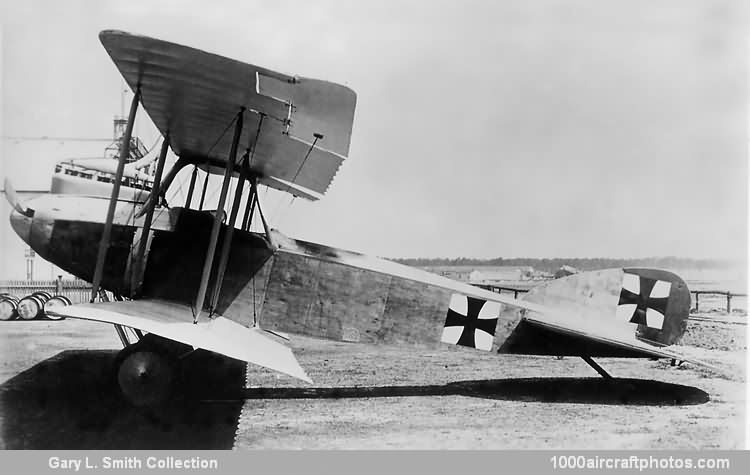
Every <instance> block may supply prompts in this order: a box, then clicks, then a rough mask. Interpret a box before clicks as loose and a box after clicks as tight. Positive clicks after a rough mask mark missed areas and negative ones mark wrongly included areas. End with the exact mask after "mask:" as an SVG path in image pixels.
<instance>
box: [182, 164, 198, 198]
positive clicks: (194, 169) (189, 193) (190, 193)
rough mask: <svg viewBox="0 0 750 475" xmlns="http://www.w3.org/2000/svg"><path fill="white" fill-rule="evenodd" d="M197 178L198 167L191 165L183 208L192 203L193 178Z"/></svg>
mask: <svg viewBox="0 0 750 475" xmlns="http://www.w3.org/2000/svg"><path fill="white" fill-rule="evenodd" d="M196 178H198V167H197V166H196V165H193V173H192V175H190V186H188V192H187V198H185V208H190V205H191V204H192V203H193V191H195V179H196Z"/></svg>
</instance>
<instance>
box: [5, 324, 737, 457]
mask: <svg viewBox="0 0 750 475" xmlns="http://www.w3.org/2000/svg"><path fill="white" fill-rule="evenodd" d="M701 317H707V318H709V319H710V317H711V315H705V314H704V315H701ZM719 320H720V319H719ZM746 328H747V327H746V325H745V324H744V323H742V321H741V320H740V321H739V322H735V321H732V322H723V321H713V320H709V321H703V320H701V321H691V322H690V325H689V328H688V331H687V333H686V335H685V337H684V339H683V344H684V347H683V349H684V350H685V351H686V353H689V354H690V355H691V356H692V357H693V358H696V359H701V360H703V361H706V362H708V363H711V364H712V365H714V366H716V367H718V368H720V371H715V370H711V369H706V368H703V367H699V366H696V365H694V364H692V363H689V362H686V363H684V364H682V365H681V366H670V364H669V362H668V361H663V360H662V361H652V360H647V359H633V360H631V359H615V358H601V359H597V362H598V363H599V364H600V365H601V366H602V367H604V368H605V369H606V370H607V371H608V372H609V373H610V374H611V375H613V376H614V377H615V378H616V379H615V380H614V381H611V382H607V381H605V380H604V379H602V378H600V377H599V376H598V375H597V374H596V373H595V372H594V370H593V369H592V368H590V367H589V366H588V365H586V364H585V363H584V362H583V361H582V360H580V359H578V358H569V357H566V358H564V359H557V358H554V357H532V356H507V355H495V354H488V353H484V352H479V351H473V350H465V349H460V348H454V347H449V346H445V347H440V348H437V349H422V348H386V347H374V346H364V345H357V344H350V343H333V342H325V341H319V340H314V339H310V338H303V337H294V338H293V340H292V343H291V344H292V347H293V349H294V351H295V353H296V355H297V357H298V359H299V361H300V363H301V365H302V366H303V367H304V368H305V369H306V371H307V372H308V375H309V376H310V377H311V378H312V379H313V381H314V382H315V383H314V384H313V385H308V384H306V383H303V382H300V381H297V380H294V379H292V378H289V377H287V376H285V375H281V374H277V373H274V372H272V371H267V370H265V369H262V368H258V367H256V366H249V367H248V369H247V389H245V390H243V391H244V392H242V397H241V401H240V403H239V404H240V405H241V410H239V409H238V414H239V416H238V417H237V419H238V421H237V422H236V426H233V424H235V423H234V422H232V421H228V422H229V423H230V427H234V429H235V436H234V443H233V447H234V448H235V449H238V450H243V449H264V448H279V449H329V448H331V449H332V448H337V449H340V448H344V449H376V448H388V449H510V448H525V449H553V448H555V449H695V448H702V449H706V448H715V449H733V448H744V447H745V439H744V435H745V424H746V413H745V400H746V380H745V354H746V346H747V345H746V335H745V332H746ZM119 346H120V344H119V340H118V339H117V337H116V335H115V332H114V330H113V329H112V327H111V326H109V325H106V324H100V323H94V322H85V321H75V320H66V321H61V322H0V356H1V357H2V363H1V364H0V385H3V386H8V385H9V384H10V383H9V382H10V381H15V380H17V379H18V378H16V376H17V375H18V374H19V373H20V372H23V371H25V370H28V369H29V368H32V367H34V365H37V364H38V363H42V362H45V361H49V360H50V359H51V358H52V357H53V356H55V355H58V354H59V353H60V352H61V351H63V350H71V349H90V350H95V349H117V348H118V347H119ZM92 353H95V352H92ZM52 359H53V358H52ZM9 407H11V406H7V407H5V408H4V410H5V411H9V410H12V409H8V408H9ZM239 407H240V406H238V408H239ZM0 410H3V408H0ZM228 414H230V413H228ZM232 414H234V415H231V416H229V417H230V418H233V417H236V414H237V413H232ZM8 418H9V414H2V412H0V424H2V421H3V419H5V420H6V427H7V426H8V423H7V420H8ZM6 432H7V431H6ZM158 434H164V435H163V436H164V437H174V433H170V432H169V431H168V430H167V431H166V432H160V433H158ZM158 434H157V436H159V435H158ZM230 439H231V437H230ZM114 445H115V446H116V445H117V444H114ZM8 447H10V446H8ZM227 448H229V447H227Z"/></svg>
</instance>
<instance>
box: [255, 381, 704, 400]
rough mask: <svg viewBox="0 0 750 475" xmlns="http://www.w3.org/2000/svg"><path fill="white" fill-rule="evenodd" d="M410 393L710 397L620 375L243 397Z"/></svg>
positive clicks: (269, 391) (262, 391)
mask: <svg viewBox="0 0 750 475" xmlns="http://www.w3.org/2000/svg"><path fill="white" fill-rule="evenodd" d="M409 396H470V397H481V398H487V399H498V400H505V401H525V402H547V403H579V404H614V405H647V406H648V405H651V406H664V405H692V404H703V403H706V402H708V400H709V396H708V394H707V393H706V392H705V391H702V390H700V389H698V388H694V387H692V386H683V385H680V384H672V383H664V382H660V381H652V380H645V379H620V378H613V379H604V378H511V379H495V380H478V381H457V382H453V383H448V384H443V385H423V386H377V387H367V386H357V387H335V388H252V389H245V390H244V391H243V394H242V397H243V398H244V399H338V398H363V397H409Z"/></svg>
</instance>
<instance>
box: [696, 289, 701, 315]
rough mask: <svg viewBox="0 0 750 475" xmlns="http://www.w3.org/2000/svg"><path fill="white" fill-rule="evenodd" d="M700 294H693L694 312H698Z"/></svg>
mask: <svg viewBox="0 0 750 475" xmlns="http://www.w3.org/2000/svg"><path fill="white" fill-rule="evenodd" d="M699 295H700V294H699V293H698V292H696V293H695V311H696V312H697V311H698V296H699Z"/></svg>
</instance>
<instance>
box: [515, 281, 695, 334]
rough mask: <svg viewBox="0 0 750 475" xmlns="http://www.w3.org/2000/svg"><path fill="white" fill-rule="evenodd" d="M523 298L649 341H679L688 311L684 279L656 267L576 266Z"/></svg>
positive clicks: (688, 295)
mask: <svg viewBox="0 0 750 475" xmlns="http://www.w3.org/2000/svg"><path fill="white" fill-rule="evenodd" d="M524 300H527V301H529V302H534V303H539V304H542V305H545V306H547V307H549V308H556V309H559V310H561V311H564V312H566V313H569V314H575V315H576V316H577V317H580V318H581V321H584V322H588V323H587V324H586V326H589V324H590V327H591V328H592V329H595V328H601V326H602V325H606V326H607V327H609V328H610V329H612V330H614V329H615V328H619V329H621V330H622V331H623V332H628V333H629V332H631V331H632V332H634V333H635V336H636V337H637V338H638V339H639V340H642V341H645V342H647V343H651V344H653V345H655V346H667V345H672V344H674V343H676V342H677V341H679V339H680V338H681V337H682V334H683V333H684V332H685V328H686V327H687V317H688V313H689V311H690V291H689V290H688V287H687V284H685V282H684V281H683V280H682V279H681V278H680V277H678V276H677V275H675V274H673V273H671V272H668V271H664V270H658V269H607V270H601V271H592V272H582V273H580V274H574V275H570V276H567V277H563V278H560V279H555V280H552V281H550V282H548V283H545V284H542V285H539V286H536V287H534V288H533V289H531V291H529V293H527V294H526V295H525V296H524ZM631 335H632V333H631Z"/></svg>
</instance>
